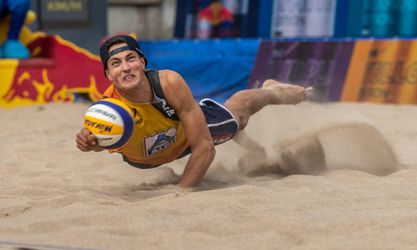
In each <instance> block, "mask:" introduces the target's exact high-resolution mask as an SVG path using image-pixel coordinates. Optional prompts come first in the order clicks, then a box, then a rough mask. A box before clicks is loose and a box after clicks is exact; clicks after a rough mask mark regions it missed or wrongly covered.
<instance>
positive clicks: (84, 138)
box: [76, 128, 103, 152]
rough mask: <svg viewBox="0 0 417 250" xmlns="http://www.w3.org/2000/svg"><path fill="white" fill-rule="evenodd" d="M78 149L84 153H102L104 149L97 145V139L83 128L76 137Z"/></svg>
mask: <svg viewBox="0 0 417 250" xmlns="http://www.w3.org/2000/svg"><path fill="white" fill-rule="evenodd" d="M76 143H77V148H78V149H80V150H81V151H83V152H88V151H91V150H93V151H96V152H99V151H102V150H103V149H102V148H100V147H99V146H98V145H97V138H96V137H95V135H93V134H91V133H90V131H88V130H87V129H86V128H82V129H81V131H80V132H78V133H77V137H76Z"/></svg>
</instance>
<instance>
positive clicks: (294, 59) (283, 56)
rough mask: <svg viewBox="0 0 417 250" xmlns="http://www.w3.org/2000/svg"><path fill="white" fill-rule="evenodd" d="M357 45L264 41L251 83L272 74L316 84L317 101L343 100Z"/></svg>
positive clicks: (289, 81)
mask: <svg viewBox="0 0 417 250" xmlns="http://www.w3.org/2000/svg"><path fill="white" fill-rule="evenodd" d="M353 47H354V42H353V41H326V42H320V41H264V42H262V43H261V46H260V48H259V52H258V55H257V57H256V62H255V66H254V69H253V72H252V75H251V79H250V84H249V86H250V87H251V88H257V87H260V86H261V85H262V82H263V81H265V80H266V79H271V78H272V79H275V80H278V81H281V82H287V83H293V84H299V85H302V86H313V87H314V88H315V90H316V95H315V98H316V101H339V100H340V97H341V92H342V88H343V84H344V80H345V76H346V73H347V70H348V66H349V62H350V57H351V55H352V50H353Z"/></svg>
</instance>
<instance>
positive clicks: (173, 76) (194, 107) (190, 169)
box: [163, 71, 215, 188]
mask: <svg viewBox="0 0 417 250" xmlns="http://www.w3.org/2000/svg"><path fill="white" fill-rule="evenodd" d="M163 78H164V79H165V81H163V89H164V93H165V97H166V99H167V101H168V103H169V104H170V105H171V106H172V107H173V108H174V109H175V111H176V112H177V115H178V117H179V119H180V120H181V122H182V123H183V125H184V129H185V133H186V136H187V139H188V142H189V144H190V148H191V155H190V157H189V158H188V161H187V164H186V166H185V169H184V173H183V175H182V177H181V179H180V181H179V185H180V186H181V187H183V188H189V187H195V186H197V185H198V183H199V182H200V180H201V179H202V178H203V176H204V174H205V173H206V171H207V169H208V168H209V166H210V164H211V162H212V161H213V159H214V155H215V148H214V144H213V142H212V139H211V135H210V132H209V130H208V128H207V125H206V119H205V117H204V114H203V112H202V111H201V109H200V107H199V106H198V104H197V103H196V102H195V100H194V97H193V96H192V94H191V91H190V89H189V88H188V86H187V84H186V83H185V81H184V79H183V78H182V77H181V76H180V75H179V74H178V73H176V72H174V71H164V76H163Z"/></svg>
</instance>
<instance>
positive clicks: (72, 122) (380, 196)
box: [0, 103, 417, 249]
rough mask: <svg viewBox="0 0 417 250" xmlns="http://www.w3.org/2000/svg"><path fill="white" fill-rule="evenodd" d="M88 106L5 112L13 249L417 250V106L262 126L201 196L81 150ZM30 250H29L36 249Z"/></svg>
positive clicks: (224, 153) (1, 216) (3, 220)
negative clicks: (79, 143)
mask: <svg viewBox="0 0 417 250" xmlns="http://www.w3.org/2000/svg"><path fill="white" fill-rule="evenodd" d="M87 105H88V104H86V103H84V104H83V103H76V104H47V105H43V106H30V107H21V108H15V109H7V110H4V109H0V117H1V123H0V139H1V142H2V146H0V249H3V248H4V249H16V248H17V247H19V246H20V247H22V246H25V247H29V246H31V245H32V248H34V249H59V247H58V246H61V249H69V247H73V248H89V249H415V247H416V245H417V154H416V152H417V106H406V105H404V106H395V105H381V104H355V103H330V104H318V103H303V104H300V105H296V106H286V105H284V106H274V107H268V108H266V109H264V110H262V111H261V112H259V113H257V114H256V115H255V116H253V117H252V118H251V120H250V122H249V126H248V128H247V130H246V131H247V132H246V136H249V137H250V138H252V139H253V140H255V141H256V143H254V142H253V141H251V139H250V138H249V139H248V138H247V137H245V135H240V136H239V138H240V140H239V141H240V143H241V144H242V145H243V146H244V147H246V148H244V147H241V146H239V145H238V144H236V143H235V142H233V141H231V142H228V143H226V144H223V145H220V146H218V147H217V155H216V158H215V160H214V162H213V164H212V166H211V168H210V169H209V171H208V173H207V175H206V176H205V178H204V180H203V181H202V183H201V185H200V186H199V187H198V188H197V190H195V191H193V192H186V191H183V190H181V189H178V188H177V187H176V186H175V185H172V184H170V183H173V182H175V181H176V179H177V178H178V175H180V174H181V172H182V169H183V166H184V163H185V161H186V158H185V159H180V160H177V161H176V162H173V163H170V164H167V165H165V166H163V167H160V168H157V169H153V170H140V169H135V168H133V167H130V166H128V165H127V164H125V163H124V162H123V161H122V159H121V157H120V155H117V154H109V153H106V152H100V153H93V152H91V153H84V152H81V151H79V150H78V149H77V148H76V146H75V134H76V133H77V132H78V130H79V129H80V128H81V125H82V116H83V113H84V111H85V110H86V109H87ZM25 244H27V245H25ZM65 247H66V248H65Z"/></svg>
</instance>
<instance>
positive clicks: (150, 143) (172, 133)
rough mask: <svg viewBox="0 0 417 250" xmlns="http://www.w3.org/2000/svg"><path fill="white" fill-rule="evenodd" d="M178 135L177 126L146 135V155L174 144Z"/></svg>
mask: <svg viewBox="0 0 417 250" xmlns="http://www.w3.org/2000/svg"><path fill="white" fill-rule="evenodd" d="M176 135H177V130H176V129H175V128H170V129H168V130H167V131H164V132H161V133H157V134H155V135H152V136H149V137H145V139H144V145H145V156H146V157H148V156H151V155H153V154H155V153H157V152H159V151H161V150H162V149H164V148H167V147H168V146H169V145H171V144H173V143H174V142H175V140H176Z"/></svg>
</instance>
